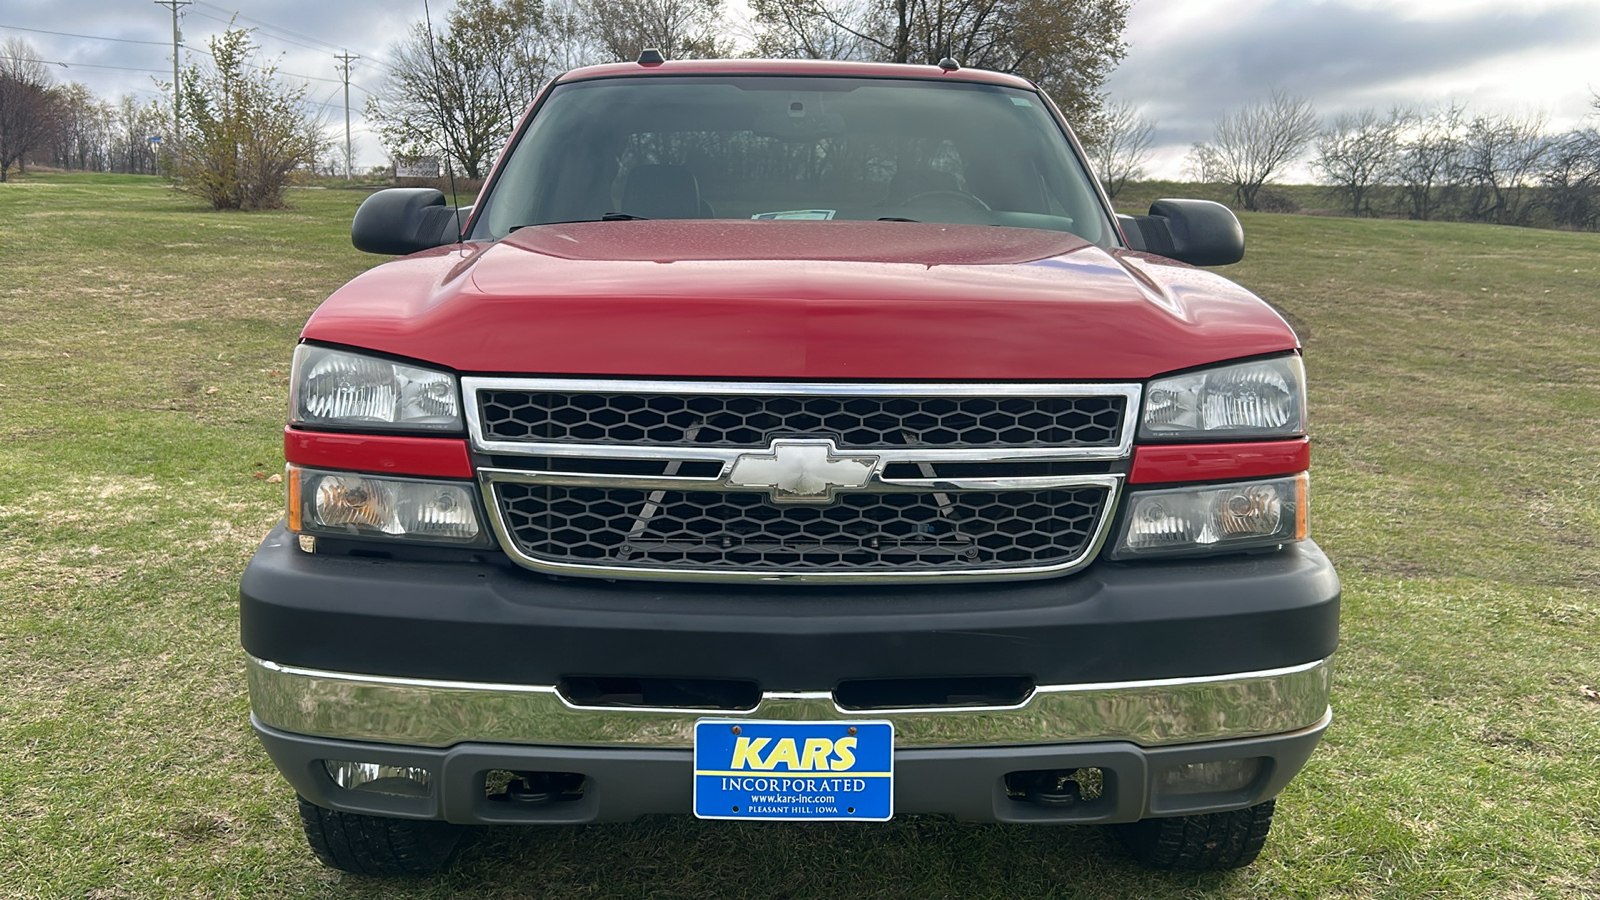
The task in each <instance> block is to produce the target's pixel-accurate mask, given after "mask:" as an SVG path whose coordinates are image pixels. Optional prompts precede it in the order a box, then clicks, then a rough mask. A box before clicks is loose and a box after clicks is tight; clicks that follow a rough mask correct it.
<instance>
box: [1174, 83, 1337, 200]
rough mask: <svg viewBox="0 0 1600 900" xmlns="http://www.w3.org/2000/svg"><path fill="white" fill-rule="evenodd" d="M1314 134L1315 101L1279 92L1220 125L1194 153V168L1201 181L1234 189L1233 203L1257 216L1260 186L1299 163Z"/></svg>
mask: <svg viewBox="0 0 1600 900" xmlns="http://www.w3.org/2000/svg"><path fill="white" fill-rule="evenodd" d="M1316 134H1317V114H1316V111H1315V110H1314V109H1313V108H1312V106H1311V101H1310V100H1307V99H1305V98H1303V97H1294V96H1290V95H1289V94H1286V93H1284V92H1283V91H1278V90H1275V91H1273V92H1272V96H1271V97H1270V98H1269V99H1267V100H1265V101H1262V102H1260V103H1253V104H1251V105H1249V106H1246V107H1244V108H1243V109H1241V110H1239V111H1237V112H1234V113H1230V114H1227V115H1224V116H1222V117H1221V118H1219V119H1217V121H1216V125H1215V126H1214V128H1213V129H1212V136H1211V140H1210V141H1205V142H1200V143H1197V144H1195V145H1194V147H1193V148H1192V149H1191V150H1190V153H1189V158H1190V165H1191V166H1192V167H1193V168H1194V169H1195V170H1196V171H1197V172H1198V173H1199V175H1200V178H1201V180H1202V181H1210V182H1218V183H1221V184H1226V185H1229V186H1230V187H1232V188H1233V195H1234V199H1235V200H1237V201H1238V202H1239V204H1240V205H1242V206H1243V207H1244V208H1245V209H1248V210H1251V211H1254V210H1255V209H1257V208H1258V207H1257V203H1256V200H1257V197H1259V196H1260V193H1261V186H1262V185H1264V184H1266V183H1268V182H1269V181H1271V180H1272V179H1273V178H1274V177H1275V176H1277V175H1279V174H1280V173H1281V172H1282V171H1283V169H1285V168H1286V167H1288V166H1290V165H1292V164H1293V163H1294V162H1295V161H1296V160H1298V159H1299V158H1300V156H1301V154H1303V153H1304V152H1305V149H1306V145H1307V144H1309V143H1311V140H1312V138H1314V137H1316Z"/></svg>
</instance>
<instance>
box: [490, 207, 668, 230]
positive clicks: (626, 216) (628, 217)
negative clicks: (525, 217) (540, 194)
mask: <svg viewBox="0 0 1600 900" xmlns="http://www.w3.org/2000/svg"><path fill="white" fill-rule="evenodd" d="M649 218H650V217H649V216H636V215H634V214H633V213H624V212H608V213H606V214H605V215H603V216H601V217H600V218H598V219H563V220H562V221H560V222H528V223H527V224H524V225H513V226H511V228H510V229H509V230H508V231H507V233H508V234H509V233H510V232H511V231H517V230H518V229H522V228H532V227H534V226H535V225H576V224H578V223H580V222H637V221H648V220H649Z"/></svg>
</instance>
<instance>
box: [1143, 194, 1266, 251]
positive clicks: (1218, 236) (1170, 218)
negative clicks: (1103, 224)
mask: <svg viewBox="0 0 1600 900" xmlns="http://www.w3.org/2000/svg"><path fill="white" fill-rule="evenodd" d="M1117 219H1118V221H1120V222H1121V223H1122V231H1123V233H1124V234H1126V235H1127V237H1128V245H1129V246H1130V247H1132V248H1133V249H1135V250H1143V251H1145V252H1146V253H1154V254H1156V255H1158V256H1165V257H1168V258H1170V259H1175V260H1178V261H1179V262H1186V263H1189V264H1190V265H1193V266H1227V265H1232V264H1234V263H1236V262H1238V261H1239V260H1241V259H1244V229H1243V228H1241V227H1240V226H1239V219H1238V218H1237V217H1235V216H1234V214H1233V210H1231V209H1229V208H1227V207H1226V206H1223V205H1222V204H1221V203H1212V202H1211V201H1210V200H1157V201H1156V202H1154V203H1152V204H1150V214H1149V215H1147V216H1121V215H1119V216H1117Z"/></svg>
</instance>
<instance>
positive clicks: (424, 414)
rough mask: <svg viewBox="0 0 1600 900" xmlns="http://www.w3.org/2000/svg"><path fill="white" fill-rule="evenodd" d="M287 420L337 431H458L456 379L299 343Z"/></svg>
mask: <svg viewBox="0 0 1600 900" xmlns="http://www.w3.org/2000/svg"><path fill="white" fill-rule="evenodd" d="M289 384H290V388H289V421H290V422H291V423H293V424H296V425H325V426H334V427H338V428H401V429H411V428H418V429H425V430H428V431H460V430H461V428H462V424H461V403H460V401H459V400H458V399H457V398H458V397H459V396H460V392H459V391H458V390H456V377H455V376H454V375H451V374H450V373H448V372H435V371H433V370H432V369H420V368H417V367H416V366H406V365H401V364H400V363H396V362H390V361H389V360H387V359H378V358H377V357H372V356H362V355H359V354H356V353H347V352H345V351H343V350H333V349H330V348H327V347H316V346H312V345H310V344H301V345H300V346H298V347H296V348H295V351H294V371H293V373H292V375H291V377H290V379H289Z"/></svg>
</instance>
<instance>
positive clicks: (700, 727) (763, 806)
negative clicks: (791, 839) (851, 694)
mask: <svg viewBox="0 0 1600 900" xmlns="http://www.w3.org/2000/svg"><path fill="white" fill-rule="evenodd" d="M694 814H695V815H696V816H697V817H699V818H702V819H769V820H779V821H793V820H804V821H811V822H818V821H861V822H885V821H888V820H889V819H890V818H891V817H892V816H893V815H894V725H893V724H891V723H889V722H771V721H759V720H758V721H750V720H749V719H740V720H730V719H702V720H700V721H699V722H696V723H695V726H694Z"/></svg>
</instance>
